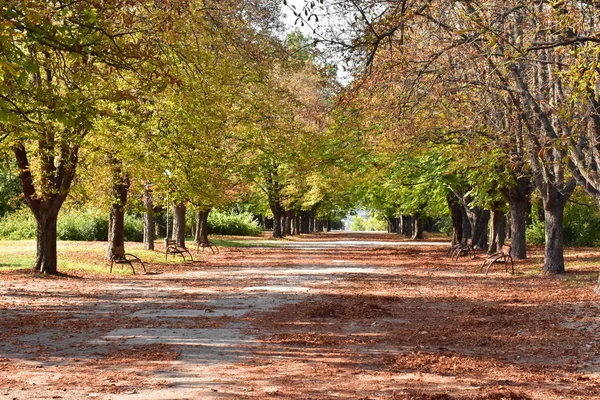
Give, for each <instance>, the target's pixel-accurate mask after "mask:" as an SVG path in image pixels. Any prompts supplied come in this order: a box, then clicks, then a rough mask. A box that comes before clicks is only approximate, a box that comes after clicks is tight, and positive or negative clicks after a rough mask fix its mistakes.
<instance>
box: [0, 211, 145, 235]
mask: <svg viewBox="0 0 600 400" xmlns="http://www.w3.org/2000/svg"><path fill="white" fill-rule="evenodd" d="M143 225H144V222H143V221H142V220H141V219H140V218H137V217H135V216H132V215H126V216H125V240H127V241H133V242H141V241H142V239H143ZM56 234H57V238H58V240H79V241H106V240H108V215H107V214H103V213H100V212H97V211H83V212H80V211H64V212H61V213H60V214H59V215H58V223H57V226H56ZM0 239H8V240H23V239H35V219H34V217H33V215H32V214H31V212H30V211H29V210H27V209H22V210H19V211H17V212H14V213H11V214H8V215H6V216H5V217H3V218H1V219H0Z"/></svg>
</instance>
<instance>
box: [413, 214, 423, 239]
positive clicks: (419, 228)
mask: <svg viewBox="0 0 600 400" xmlns="http://www.w3.org/2000/svg"><path fill="white" fill-rule="evenodd" d="M413 226H414V228H413V235H412V239H413V240H422V239H424V236H423V221H422V219H421V216H420V215H419V213H416V214H415V215H413Z"/></svg>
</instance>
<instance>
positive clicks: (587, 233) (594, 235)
mask: <svg viewBox="0 0 600 400" xmlns="http://www.w3.org/2000/svg"><path fill="white" fill-rule="evenodd" d="M564 235H565V244H567V245H573V246H596V245H598V244H599V243H600V214H599V213H598V210H597V208H596V207H595V206H594V207H593V208H592V207H586V206H584V205H580V204H574V203H569V204H568V205H567V207H566V209H565V226H564Z"/></svg>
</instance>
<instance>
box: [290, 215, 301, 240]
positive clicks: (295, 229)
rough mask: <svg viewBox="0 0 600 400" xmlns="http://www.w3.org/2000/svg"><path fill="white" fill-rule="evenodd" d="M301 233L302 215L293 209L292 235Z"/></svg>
mask: <svg viewBox="0 0 600 400" xmlns="http://www.w3.org/2000/svg"><path fill="white" fill-rule="evenodd" d="M299 234H300V215H299V214H298V213H296V212H295V211H292V235H293V236H298V235H299Z"/></svg>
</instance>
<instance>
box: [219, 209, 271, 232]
mask: <svg viewBox="0 0 600 400" xmlns="http://www.w3.org/2000/svg"><path fill="white" fill-rule="evenodd" d="M208 232H209V233H213V234H216V235H236V236H258V235H260V233H261V228H260V226H258V222H257V221H256V220H255V219H254V217H253V216H252V214H250V213H246V212H244V213H240V214H237V213H231V212H229V213H228V212H220V211H216V210H213V211H211V212H210V214H208Z"/></svg>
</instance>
